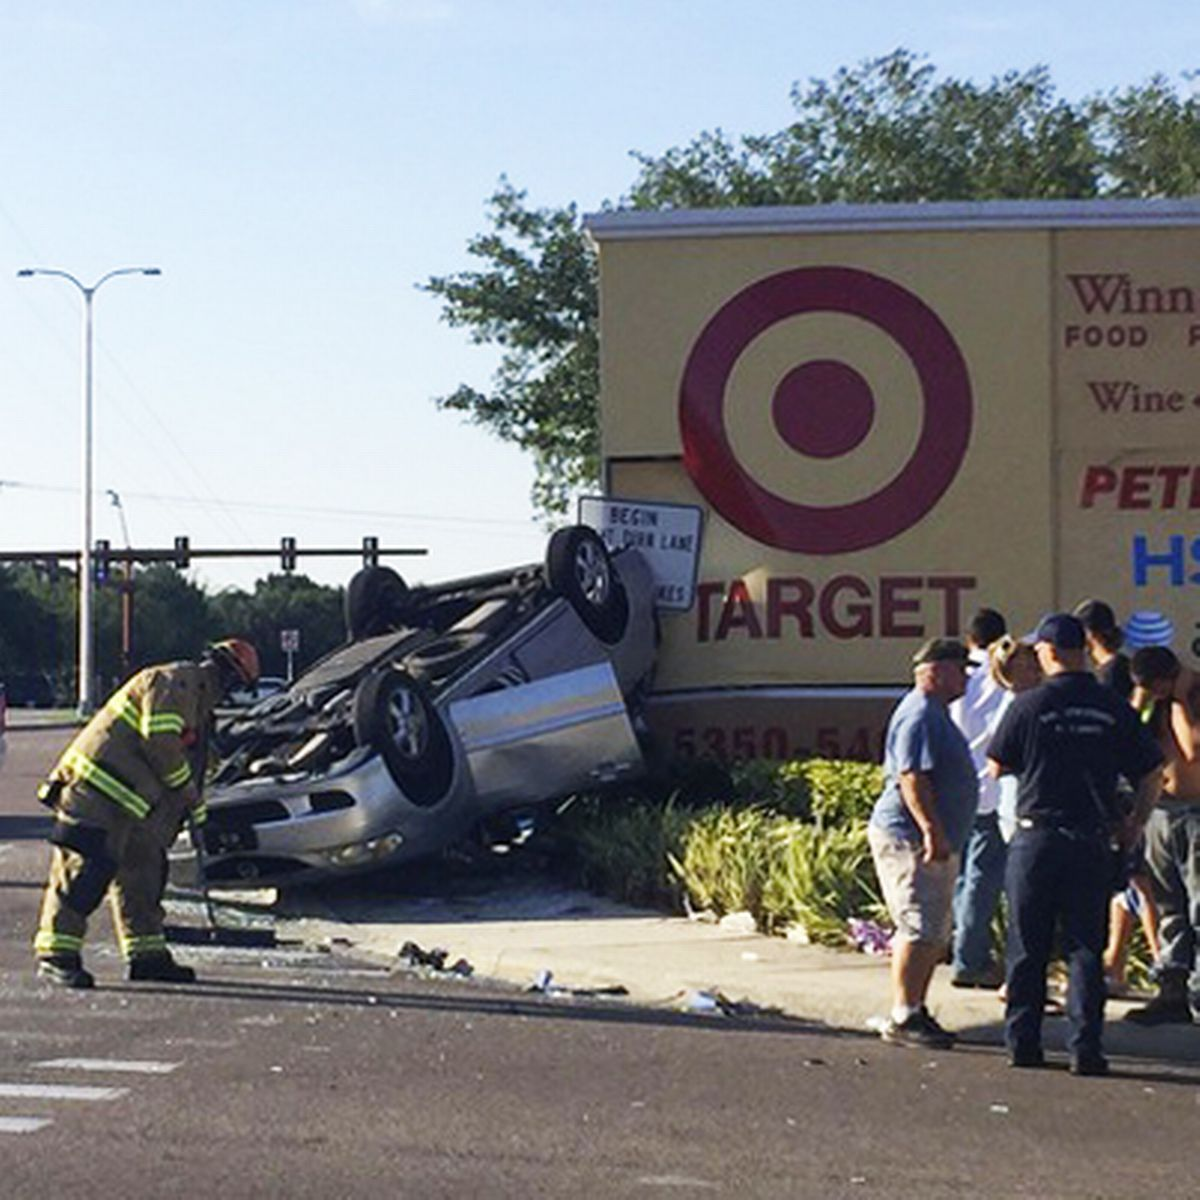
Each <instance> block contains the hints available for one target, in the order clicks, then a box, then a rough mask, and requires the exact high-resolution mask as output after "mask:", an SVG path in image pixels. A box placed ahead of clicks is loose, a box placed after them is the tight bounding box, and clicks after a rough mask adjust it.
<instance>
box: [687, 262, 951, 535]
mask: <svg viewBox="0 0 1200 1200" xmlns="http://www.w3.org/2000/svg"><path fill="white" fill-rule="evenodd" d="M809 313H835V314H836V313H842V314H846V315H848V316H853V317H858V318H860V319H862V320H864V321H868V322H870V323H871V324H872V325H874V326H875V327H876V328H878V329H880V330H881V331H882V332H883V333H885V334H886V335H887V336H888V337H890V338H891V339H892V340H893V341H894V342H895V343H896V344H897V345H898V346H899V348H900V349H901V350H902V351H903V352H904V354H905V355H906V356H907V358H908V360H909V361H910V363H911V364H912V367H913V369H914V371H915V372H916V376H917V381H918V383H919V385H920V392H921V400H922V419H921V429H920V434H919V436H918V438H917V443H916V446H915V448H914V449H913V452H912V454H911V456H910V457H909V459H908V461H907V462H906V463H905V464H904V466H903V467H902V468H901V469H900V471H899V472H898V473H897V474H896V475H894V476H893V477H892V478H891V479H889V480H888V481H887V482H885V483H884V484H883V486H882V487H880V488H879V489H878V490H877V491H875V492H873V493H871V494H870V495H868V496H864V497H863V498H862V499H860V500H855V501H853V502H852V503H849V504H840V505H825V506H821V505H808V504H800V503H797V502H795V501H793V500H789V499H786V498H784V497H782V496H779V495H777V494H776V493H775V492H772V491H770V490H769V489H768V488H766V487H764V486H763V485H762V484H760V483H759V482H758V481H757V480H755V479H753V478H752V477H751V476H750V475H749V473H748V472H747V471H746V470H745V468H744V467H743V466H742V464H741V463H740V462H739V461H738V459H737V455H736V454H735V453H734V450H733V446H732V445H731V443H730V440H729V434H728V431H727V429H726V427H725V413H724V409H725V391H726V387H727V385H728V382H729V377H730V375H731V373H732V372H733V369H734V367H735V365H736V364H737V361H738V359H739V358H740V357H741V355H742V354H743V352H744V351H745V350H746V349H747V348H748V347H749V346H750V345H751V343H752V342H753V341H754V340H755V339H756V338H757V337H759V336H760V335H761V334H763V333H764V332H765V331H766V330H768V329H769V328H770V327H771V326H772V325H774V324H776V323H777V322H779V321H783V320H787V319H788V318H790V317H795V316H800V315H802V314H809ZM886 402H887V398H886V396H884V397H882V398H881V399H880V398H877V397H876V395H875V394H874V392H873V391H872V389H871V386H870V384H869V383H868V382H867V380H866V379H864V378H863V377H862V375H860V374H859V373H858V371H856V370H855V369H854V368H853V367H852V366H850V365H849V364H848V363H844V362H840V361H837V360H835V359H825V358H815V359H810V360H808V361H806V362H802V363H798V364H797V365H796V366H795V367H794V368H793V369H792V370H790V371H788V372H787V374H785V375H784V376H783V378H782V379H781V380H779V382H778V384H777V385H776V387H775V390H774V393H773V394H772V395H771V396H770V405H771V419H772V422H773V423H774V427H775V430H776V432H777V433H778V434H779V436H780V437H781V438H782V439H783V441H784V442H785V443H786V444H787V445H788V446H789V447H791V449H793V450H794V451H796V453H797V455H799V456H802V457H804V458H814V459H822V460H826V461H828V460H831V459H836V458H839V457H841V456H842V455H845V454H849V453H850V452H851V451H852V450H854V449H855V448H856V447H857V446H859V445H860V444H861V443H862V442H863V441H864V439H865V438H866V436H867V434H868V433H870V431H871V428H872V425H873V424H874V421H875V417H876V410H877V406H878V405H879V403H884V404H886ZM679 426H680V432H681V434H682V437H683V462H684V466H685V467H686V468H687V472H688V474H689V475H690V476H691V477H692V480H693V481H694V482H695V484H696V486H697V487H698V488H699V489H700V491H701V493H702V494H703V495H704V496H705V498H706V499H707V500H708V501H709V503H711V504H712V506H713V507H714V508H715V509H716V510H717V512H719V513H720V514H721V515H722V516H723V517H724V518H725V519H726V520H727V521H729V522H730V524H732V525H734V526H736V527H737V528H738V529H740V530H741V531H742V532H743V533H745V534H747V535H748V536H750V537H752V538H754V539H755V540H756V541H759V542H763V543H765V544H766V545H769V546H777V547H779V548H780V549H781V550H794V551H797V552H799V553H803V554H839V553H843V552H846V551H850V550H863V549H865V548H866V547H868V546H877V545H879V544H880V543H881V542H886V541H888V540H890V539H891V538H894V537H895V536H896V535H897V534H899V533H902V532H903V531H904V530H906V529H908V528H910V527H911V526H913V525H915V524H916V523H917V522H918V521H919V520H920V519H921V518H922V517H923V516H925V514H926V513H928V512H929V510H930V509H932V508H933V506H934V505H935V504H937V502H938V500H940V499H941V497H942V495H943V494H944V493H945V491H946V489H947V488H948V487H949V486H950V484H951V483H952V482H953V480H954V477H955V476H956V475H957V474H958V469H959V467H960V466H961V465H962V460H963V456H964V455H965V454H966V450H967V443H968V442H969V440H970V436H971V381H970V378H969V376H968V374H967V364H966V362H965V361H964V359H963V356H962V352H961V351H960V350H959V348H958V346H957V345H956V343H955V341H954V339H953V337H951V336H950V331H949V330H948V329H947V328H946V326H945V325H944V324H942V322H941V320H940V319H939V318H938V316H937V314H936V313H935V312H934V311H933V310H932V309H931V308H930V307H929V306H928V305H927V304H925V303H924V301H922V300H920V299H918V297H916V296H914V295H913V294H912V292H909V291H907V290H905V289H904V288H902V287H900V286H899V285H898V284H895V283H892V282H891V281H890V280H887V279H883V278H881V277H880V276H878V275H872V274H871V273H870V272H868V271H859V270H856V269H854V268H851V267H802V268H798V269H796V270H794V271H782V272H780V273H779V274H778V275H771V276H768V277H767V278H766V279H760V280H759V281H758V282H757V283H753V284H751V285H750V286H749V287H747V288H745V289H744V290H742V291H741V292H739V293H738V294H737V295H736V296H734V297H733V298H732V299H731V300H730V301H729V302H728V303H727V304H725V305H723V306H722V308H721V309H720V310H719V311H718V312H717V314H716V316H714V317H713V318H712V320H711V321H709V323H708V324H707V325H706V326H705V327H704V330H703V332H702V333H701V334H700V337H699V339H698V340H697V342H696V344H695V346H693V347H692V352H691V354H690V355H689V356H688V360H687V365H686V366H685V368H684V372H683V382H682V384H681V385H680V395H679ZM798 469H799V470H802V469H803V466H802V463H801V464H799V465H798Z"/></svg>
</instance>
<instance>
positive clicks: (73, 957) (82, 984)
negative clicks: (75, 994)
mask: <svg viewBox="0 0 1200 1200" xmlns="http://www.w3.org/2000/svg"><path fill="white" fill-rule="evenodd" d="M37 973H38V978H39V979H44V980H46V981H47V982H48V983H53V984H57V985H58V986H59V987H65V988H90V987H91V986H92V985H93V984H94V983H95V982H96V980H95V979H94V978H93V977H92V973H91V972H90V971H85V970H84V969H83V961H82V960H81V959H80V957H79V955H78V954H47V955H46V956H45V957H44V958H39V959H38V964H37Z"/></svg>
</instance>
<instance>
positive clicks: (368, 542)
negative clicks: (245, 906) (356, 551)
mask: <svg viewBox="0 0 1200 1200" xmlns="http://www.w3.org/2000/svg"><path fill="white" fill-rule="evenodd" d="M363 566H364V567H377V566H379V539H378V538H377V537H365V538H363Z"/></svg>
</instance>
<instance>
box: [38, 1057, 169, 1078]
mask: <svg viewBox="0 0 1200 1200" xmlns="http://www.w3.org/2000/svg"><path fill="white" fill-rule="evenodd" d="M33 1065H34V1066H35V1067H53V1068H55V1069H61V1070H63V1071H113V1072H118V1071H129V1072H132V1073H133V1074H138V1075H169V1074H170V1073H171V1072H172V1071H174V1070H175V1068H176V1067H180V1066H182V1065H183V1064H182V1063H177V1062H154V1061H152V1060H147V1059H142V1060H138V1059H132V1058H47V1059H44V1060H43V1061H42V1062H35V1063H34V1064H33Z"/></svg>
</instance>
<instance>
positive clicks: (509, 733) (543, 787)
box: [449, 661, 642, 812]
mask: <svg viewBox="0 0 1200 1200" xmlns="http://www.w3.org/2000/svg"><path fill="white" fill-rule="evenodd" d="M449 717H450V721H451V723H452V724H453V725H454V728H455V731H456V733H457V735H458V739H459V741H460V743H461V745H462V748H463V751H464V752H465V756H466V762H467V766H468V770H469V771H470V774H471V779H472V784H473V789H474V791H475V793H476V795H477V796H478V798H479V801H480V805H481V808H482V810H483V811H485V812H486V811H493V810H499V809H502V808H509V807H514V806H518V805H522V804H533V803H537V802H538V801H541V800H547V799H550V798H552V797H556V796H562V795H566V794H567V793H569V792H573V791H577V790H579V789H581V788H585V787H591V786H595V785H597V784H600V783H610V782H613V781H615V780H617V779H620V778H622V777H624V776H631V775H634V774H636V773H638V772H640V770H641V768H642V755H641V750H640V748H639V747H638V743H637V738H636V736H635V735H634V731H633V726H632V724H631V723H630V720H629V713H628V710H627V709H626V706H625V700H624V698H623V697H622V695H621V689H620V687H619V686H618V684H617V677H616V674H615V672H614V671H613V668H612V664H611V663H609V662H607V661H605V662H595V663H591V664H588V665H585V666H581V667H574V668H571V669H568V670H565V671H560V672H557V673H553V674H549V675H545V676H543V677H541V678H538V679H534V680H531V681H529V682H525V683H518V684H514V685H513V686H509V687H503V688H500V689H497V690H494V691H488V692H484V693H483V694H482V695H477V696H472V697H469V698H466V699H462V700H456V701H453V702H452V703H451V704H450V706H449Z"/></svg>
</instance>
